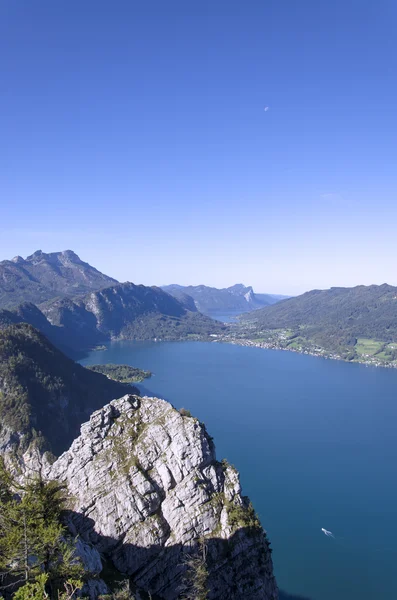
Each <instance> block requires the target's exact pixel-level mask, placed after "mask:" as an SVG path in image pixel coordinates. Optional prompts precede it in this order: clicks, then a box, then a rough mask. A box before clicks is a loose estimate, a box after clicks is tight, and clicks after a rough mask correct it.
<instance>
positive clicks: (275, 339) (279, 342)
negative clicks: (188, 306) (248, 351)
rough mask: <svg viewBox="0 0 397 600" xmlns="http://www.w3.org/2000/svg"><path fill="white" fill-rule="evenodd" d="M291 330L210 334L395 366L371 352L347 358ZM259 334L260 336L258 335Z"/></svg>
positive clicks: (258, 345) (238, 341)
mask: <svg viewBox="0 0 397 600" xmlns="http://www.w3.org/2000/svg"><path fill="white" fill-rule="evenodd" d="M291 334H292V332H291V331H289V330H263V331H261V332H260V333H259V334H258V333H255V337H254V336H250V335H249V333H248V332H245V333H243V334H242V333H241V330H240V331H233V329H231V331H229V332H228V333H226V334H223V335H217V334H212V335H211V337H212V338H213V341H214V342H224V343H228V344H235V345H238V346H247V347H253V348H264V349H267V350H287V351H288V352H297V353H298V354H307V355H310V356H317V357H321V358H327V359H330V360H343V361H344V362H350V363H359V364H363V365H366V366H371V367H385V368H389V369H390V368H392V369H393V368H394V369H395V368H397V360H393V361H385V360H382V359H380V358H378V357H377V356H376V355H371V354H357V355H356V358H353V359H348V358H345V357H343V356H341V355H340V354H338V353H337V352H332V351H329V350H326V349H325V348H321V347H319V346H315V345H309V344H305V341H304V340H303V339H302V338H299V339H297V338H295V337H294V338H292V337H291ZM259 336H260V337H259Z"/></svg>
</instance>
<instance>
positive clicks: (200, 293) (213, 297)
mask: <svg viewBox="0 0 397 600" xmlns="http://www.w3.org/2000/svg"><path fill="white" fill-rule="evenodd" d="M162 289H163V290H164V291H166V292H167V293H168V294H171V295H172V296H174V297H175V298H177V299H178V300H180V301H181V302H183V303H184V304H186V305H187V303H190V306H192V305H194V306H195V307H196V309H197V310H199V311H200V312H202V313H203V314H205V315H209V316H213V315H216V314H217V313H218V314H221V313H227V312H240V313H243V312H249V311H252V310H257V309H259V308H263V307H264V306H268V305H271V304H274V303H276V302H278V301H279V300H281V299H282V298H284V297H285V296H277V295H274V294H256V293H255V292H254V290H253V289H252V287H251V286H248V287H247V286H245V285H243V284H242V283H237V284H236V285H233V286H231V287H228V288H222V289H218V288H214V287H209V286H206V285H188V286H182V285H177V284H172V285H165V286H162Z"/></svg>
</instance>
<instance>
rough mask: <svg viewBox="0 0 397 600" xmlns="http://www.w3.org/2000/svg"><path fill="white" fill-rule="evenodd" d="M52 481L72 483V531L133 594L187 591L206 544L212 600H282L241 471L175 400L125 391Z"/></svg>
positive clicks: (166, 599) (58, 465) (173, 598)
mask: <svg viewBox="0 0 397 600" xmlns="http://www.w3.org/2000/svg"><path fill="white" fill-rule="evenodd" d="M46 477H47V478H48V479H55V480H57V481H61V482H64V483H66V485H67V487H68V490H69V493H70V502H71V510H72V511H73V512H72V513H71V515H70V528H71V530H72V531H73V533H75V534H79V536H80V539H82V540H84V541H85V542H89V543H91V544H92V545H93V546H94V548H95V549H96V550H98V551H99V552H100V554H101V555H102V556H104V557H105V558H108V559H109V558H110V559H111V560H112V562H113V564H114V565H115V567H116V568H117V569H118V570H119V571H121V572H122V573H125V574H127V575H128V576H129V577H130V582H131V584H132V586H133V588H134V590H135V591H136V592H138V593H139V592H146V594H147V593H149V592H150V594H151V596H150V597H153V598H157V599H158V600H161V599H163V600H177V598H181V597H186V596H185V595H184V578H185V576H186V571H187V570H188V565H187V561H188V557H189V556H190V557H192V556H196V557H197V558H198V559H199V560H200V557H203V553H202V551H201V552H200V550H199V546H198V542H199V540H201V541H202V543H203V544H204V546H205V549H206V551H205V552H204V558H203V559H202V561H203V563H204V565H203V566H204V568H205V570H206V571H207V574H208V579H207V581H206V585H207V586H208V588H209V594H208V596H206V597H208V599H209V600H215V599H216V600H241V599H242V598H244V600H276V599H277V598H278V592H277V586H276V583H275V579H274V575H273V567H272V560H271V553H270V548H269V544H268V541H267V539H266V535H265V533H264V531H263V529H262V528H261V526H260V523H259V521H258V519H257V517H256V515H255V513H254V511H253V509H252V507H251V505H250V503H249V501H248V499H247V498H244V497H243V496H242V495H241V488H240V482H239V477H238V473H237V472H236V470H235V469H234V468H233V467H231V466H229V465H228V464H227V463H226V462H224V463H222V464H221V463H219V462H217V461H216V457H215V450H214V445H213V442H212V440H211V438H210V437H209V436H208V434H207V433H206V430H205V427H204V426H203V425H202V424H201V423H200V422H199V421H198V420H197V419H195V418H192V417H188V416H182V415H181V414H180V413H179V412H178V411H176V410H175V409H174V408H173V407H172V406H171V405H170V404H169V403H168V402H165V401H164V400H159V399H157V398H146V397H145V398H139V397H138V396H132V395H127V396H125V397H123V398H121V399H119V400H116V401H113V402H111V403H110V404H108V405H107V406H104V407H103V408H102V409H101V410H99V411H97V412H96V413H94V414H93V415H92V416H91V418H90V421H89V422H88V423H85V424H84V425H83V426H82V428H81V435H80V437H79V438H77V439H76V440H75V441H74V442H73V444H72V446H71V448H70V450H69V451H68V452H66V453H65V454H63V455H62V456H61V457H60V458H59V459H58V460H57V461H56V462H55V463H54V464H53V465H52V466H51V467H49V468H47V471H46ZM146 594H145V595H143V594H142V596H141V595H139V596H138V597H145V598H146V597H147V595H146ZM188 597H190V598H191V597H192V596H188ZM194 597H196V596H194ZM200 597H201V596H200ZM202 597H204V596H202Z"/></svg>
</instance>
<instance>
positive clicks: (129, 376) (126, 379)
mask: <svg viewBox="0 0 397 600" xmlns="http://www.w3.org/2000/svg"><path fill="white" fill-rule="evenodd" d="M87 369H89V370H90V371H95V373H102V374H103V375H106V377H108V378H109V379H113V380H114V381H119V382H120V383H139V382H140V381H143V380H144V379H147V378H148V377H150V376H151V372H150V371H143V370H142V369H138V368H136V367H130V365H114V364H112V363H107V364H105V365H90V366H88V367H87Z"/></svg>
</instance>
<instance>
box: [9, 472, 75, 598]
mask: <svg viewBox="0 0 397 600" xmlns="http://www.w3.org/2000/svg"><path fill="white" fill-rule="evenodd" d="M2 484H3V485H2ZM0 486H1V490H2V491H1V492H0V589H1V588H3V589H11V590H12V589H16V588H18V587H19V586H20V585H21V584H22V583H25V584H30V583H35V584H37V585H39V584H40V582H41V584H42V585H45V589H46V590H47V592H48V597H50V598H51V597H55V591H56V590H58V589H60V588H62V587H63V586H64V583H65V582H66V581H67V580H68V579H70V578H74V579H76V578H79V577H80V576H81V575H82V572H83V571H82V567H81V565H80V563H79V561H78V560H77V559H76V557H75V555H74V543H73V541H71V540H70V539H68V537H67V534H66V530H65V527H64V526H63V525H62V522H61V513H62V509H63V506H64V497H63V492H64V489H63V487H62V486H60V485H59V484H56V483H55V482H44V481H43V480H42V479H41V478H39V477H37V478H35V479H34V480H32V481H30V482H28V483H27V484H26V485H24V486H17V485H15V484H13V482H12V479H11V478H10V476H9V474H7V472H6V470H5V469H4V465H1V466H0ZM43 574H45V575H46V580H45V583H44V584H43V580H42V579H39V578H40V577H41V575H43ZM37 585H35V586H33V587H32V586H30V587H29V586H28V587H27V588H26V589H25V592H26V593H28V594H35V593H36V592H37V589H39V588H37ZM35 590H36V591H35ZM37 593H39V592H37ZM26 597H30V596H29V595H28V596H26ZM31 597H32V598H33V597H34V595H32V596H31Z"/></svg>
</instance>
